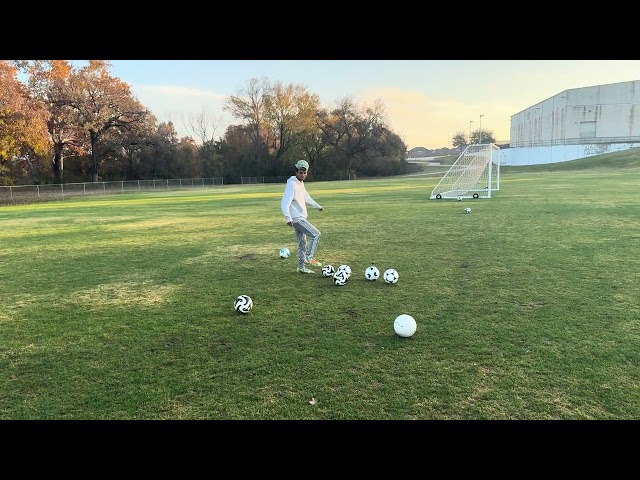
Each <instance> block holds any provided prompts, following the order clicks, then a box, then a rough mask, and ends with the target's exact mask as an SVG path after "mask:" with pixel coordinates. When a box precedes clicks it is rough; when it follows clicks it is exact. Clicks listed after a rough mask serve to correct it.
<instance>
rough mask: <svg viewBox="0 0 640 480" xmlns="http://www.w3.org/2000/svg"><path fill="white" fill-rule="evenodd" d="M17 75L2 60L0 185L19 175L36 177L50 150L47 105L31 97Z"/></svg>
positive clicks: (0, 66)
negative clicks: (35, 174)
mask: <svg viewBox="0 0 640 480" xmlns="http://www.w3.org/2000/svg"><path fill="white" fill-rule="evenodd" d="M17 74H18V69H17V68H16V66H14V65H12V64H11V63H9V62H8V61H5V60H0V184H4V185H11V184H13V183H14V182H15V180H16V178H17V177H21V176H27V175H29V176H32V177H33V173H34V172H39V171H40V169H39V168H38V167H37V164H38V163H39V161H40V159H41V158H43V157H44V156H46V155H47V154H48V152H50V149H51V144H50V142H49V139H48V136H47V126H46V121H47V110H46V107H45V106H44V105H43V104H42V102H39V101H37V100H35V99H33V98H32V97H31V95H30V94H29V91H28V90H27V88H26V87H25V85H24V84H23V83H22V82H20V80H18V76H17ZM35 180H36V181H37V179H35Z"/></svg>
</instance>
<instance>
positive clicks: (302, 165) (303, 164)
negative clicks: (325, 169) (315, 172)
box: [296, 160, 309, 170]
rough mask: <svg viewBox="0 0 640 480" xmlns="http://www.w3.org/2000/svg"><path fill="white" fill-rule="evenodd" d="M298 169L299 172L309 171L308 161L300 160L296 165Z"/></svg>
mask: <svg viewBox="0 0 640 480" xmlns="http://www.w3.org/2000/svg"><path fill="white" fill-rule="evenodd" d="M296 168H297V169H298V170H300V169H301V168H304V169H305V170H309V163H308V162H307V161H306V160H298V162H297V163H296Z"/></svg>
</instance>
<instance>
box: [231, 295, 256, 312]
mask: <svg viewBox="0 0 640 480" xmlns="http://www.w3.org/2000/svg"><path fill="white" fill-rule="evenodd" d="M233 308H235V309H236V312H238V313H242V314H245V313H249V312H250V311H251V309H252V308H253V300H251V297H250V296H249V295H238V297H237V298H236V301H235V302H233Z"/></svg>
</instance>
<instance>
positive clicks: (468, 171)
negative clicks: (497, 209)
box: [429, 143, 500, 200]
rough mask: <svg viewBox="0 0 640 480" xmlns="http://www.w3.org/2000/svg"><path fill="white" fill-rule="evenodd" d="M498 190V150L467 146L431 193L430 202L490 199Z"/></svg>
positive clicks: (482, 145)
mask: <svg viewBox="0 0 640 480" xmlns="http://www.w3.org/2000/svg"><path fill="white" fill-rule="evenodd" d="M497 190H500V147H498V146H497V145H496V144H495V143H487V144H478V145H468V146H467V148H465V149H464V152H462V154H461V155H460V156H459V157H458V159H457V160H456V161H455V162H454V164H453V165H451V168H449V170H448V171H447V173H445V174H444V176H443V177H442V178H441V179H440V181H439V182H438V184H437V185H436V186H435V188H434V189H433V191H432V192H431V196H430V197H429V198H431V199H438V200H439V199H443V198H445V199H446V198H453V199H459V198H491V192H493V191H497Z"/></svg>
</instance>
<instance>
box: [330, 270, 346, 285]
mask: <svg viewBox="0 0 640 480" xmlns="http://www.w3.org/2000/svg"><path fill="white" fill-rule="evenodd" d="M347 280H349V277H348V276H347V273H346V272H345V271H344V270H338V271H337V272H336V273H334V274H333V283H335V284H336V285H338V286H342V285H346V284H347Z"/></svg>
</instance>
